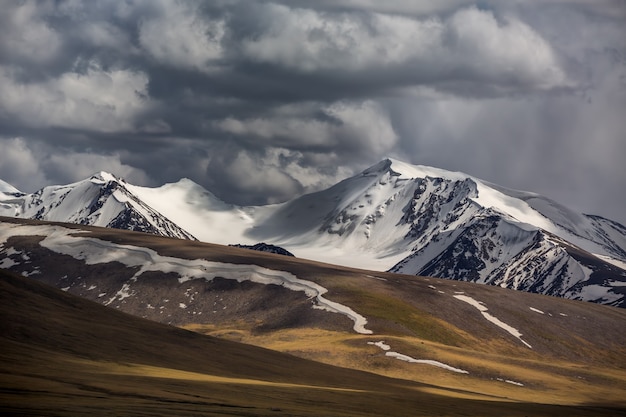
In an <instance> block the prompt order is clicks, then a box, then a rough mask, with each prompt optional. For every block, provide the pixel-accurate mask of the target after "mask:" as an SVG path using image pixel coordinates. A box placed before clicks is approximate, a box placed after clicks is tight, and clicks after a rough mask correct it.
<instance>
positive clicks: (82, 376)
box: [0, 220, 626, 416]
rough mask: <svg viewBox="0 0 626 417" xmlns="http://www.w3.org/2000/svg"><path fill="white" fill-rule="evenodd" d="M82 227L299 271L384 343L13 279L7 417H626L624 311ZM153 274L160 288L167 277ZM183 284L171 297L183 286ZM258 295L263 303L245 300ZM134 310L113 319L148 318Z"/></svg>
mask: <svg viewBox="0 0 626 417" xmlns="http://www.w3.org/2000/svg"><path fill="white" fill-rule="evenodd" d="M11 221H13V220H11ZM15 221H16V222H21V221H18V220H15ZM67 227H72V228H76V227H78V226H69V225H67ZM86 230H90V231H91V233H90V234H89V235H88V236H90V237H96V238H99V239H105V240H110V241H114V242H117V243H123V244H126V245H135V246H145V247H150V248H152V249H154V250H156V251H158V253H159V254H161V255H167V256H176V257H181V258H187V259H195V258H204V259H208V260H214V261H220V262H231V263H254V264H256V265H260V266H264V267H267V268H272V269H277V270H283V271H289V272H291V273H293V274H295V275H297V276H298V277H299V278H302V279H307V280H311V281H314V282H316V283H318V284H320V285H322V286H324V287H325V288H327V289H328V290H329V291H328V294H327V295H326V298H328V299H330V300H332V301H336V302H340V303H342V304H345V305H347V306H350V307H351V308H353V309H354V310H355V311H357V312H358V313H359V314H362V315H364V316H365V317H367V319H368V324H367V327H368V328H370V329H372V330H373V331H374V334H373V335H360V334H356V333H354V332H353V331H352V329H351V323H350V321H349V320H347V319H346V318H345V317H344V316H340V315H338V314H332V313H324V314H316V315H314V316H311V317H309V320H295V321H288V322H285V324H283V325H282V326H278V325H276V322H274V323H273V324H272V325H271V326H267V324H268V323H264V322H263V321H264V320H267V319H268V317H269V316H267V317H266V316H262V317H257V318H256V319H255V318H251V317H236V316H225V318H224V319H223V320H220V321H218V322H213V321H211V320H208V319H206V318H207V317H210V315H203V317H204V318H203V320H200V319H199V318H198V316H193V317H192V318H190V319H187V320H186V321H185V320H182V319H181V320H180V321H179V322H178V323H177V324H178V325H179V326H181V327H185V328H187V329H190V330H193V331H194V332H195V333H192V332H187V331H184V330H181V329H177V328H174V327H168V326H163V325H160V324H158V323H154V322H151V321H147V320H141V319H138V318H135V317H130V316H128V315H123V314H121V313H120V312H119V311H115V310H114V309H107V308H104V307H102V306H98V305H97V304H94V303H89V302H87V301H85V300H81V299H78V298H76V297H72V296H71V295H70V294H67V293H63V292H59V291H56V290H53V289H51V288H47V287H45V286H41V285H38V284H37V283H36V282H34V280H32V279H24V278H15V277H12V276H11V275H6V274H4V275H3V278H2V288H1V292H0V294H1V296H0V297H1V298H0V303H1V309H0V311H1V312H2V316H1V319H2V321H1V323H2V327H1V328H0V329H1V330H2V332H1V335H2V340H1V341H0V343H1V345H0V346H1V347H0V361H1V362H0V363H1V364H2V365H1V366H2V368H1V369H0V371H1V374H0V375H1V376H0V397H1V399H0V410H6V411H9V412H11V413H17V414H19V413H22V412H23V413H24V414H26V415H28V414H33V413H35V414H37V413H42V412H43V410H51V411H49V413H47V414H46V413H44V414H45V415H83V413H84V414H87V413H91V414H93V413H94V412H95V413H96V414H97V413H98V411H101V412H100V414H107V412H104V411H103V409H100V407H101V406H102V404H105V403H106V404H108V405H107V407H110V408H111V409H112V410H114V411H113V412H111V413H108V414H111V415H120V414H127V415H129V414H130V415H142V414H145V415H166V414H167V415H182V414H184V415H281V414H280V413H282V415H398V416H404V415H417V416H419V415H626V400H625V399H626V359H625V358H626V332H625V330H626V310H624V309H617V308H611V307H606V306H600V305H596V304H591V303H584V302H574V301H569V300H564V299H558V298H553V297H546V296H538V295H534V294H528V293H521V292H515V291H510V290H504V289H501V288H496V287H489V286H484V285H478V284H470V283H463V282H456V281H446V280H439V279H434V278H425V277H413V276H405V275H397V274H388V273H381V272H372V271H362V270H355V269H349V268H342V267H336V266H333V265H326V264H321V263H316V262H312V261H307V260H301V259H293V258H287V257H283V256H279V255H271V254H264V253H259V252H253V251H249V250H245V249H237V248H229V247H223V246H218V245H210V244H205V243H199V242H190V241H179V240H175V239H167V238H159V237H154V236H150V235H145V234H140V233H132V232H122V231H116V230H109V229H98V228H86ZM20 242H21V241H20V239H15V240H14V241H12V242H11V244H13V245H18V244H20ZM22 243H23V244H24V245H25V246H24V247H18V246H16V248H18V249H20V250H25V248H27V245H26V243H28V245H30V246H28V248H29V250H31V251H32V257H31V259H32V260H33V262H35V261H37V259H45V260H46V262H47V263H45V268H44V269H43V270H45V271H46V273H48V274H51V275H59V274H63V273H67V271H66V270H64V268H68V267H69V266H71V265H70V263H69V262H61V261H60V260H58V261H56V260H57V259H61V258H56V257H55V256H56V255H55V254H53V253H48V252H45V251H43V250H40V249H37V244H36V241H33V240H32V239H31V241H28V242H26V241H24V242H22ZM37 251H39V252H40V253H36V252H37ZM37 256H39V258H38V257H37ZM42 262H43V261H42ZM103 268H104V267H103V266H100V267H99V268H98V269H97V271H99V273H102V272H103V271H105V269H103ZM88 272H89V270H88V269H81V274H83V277H82V279H85V280H87V279H89V277H88V276H87V275H84V274H86V273H88ZM34 277H38V276H33V278H34ZM92 278H93V279H97V277H92ZM152 278H154V281H149V282H153V283H154V285H155V286H156V285H157V283H162V282H163V279H164V278H163V277H156V276H155V277H150V279H152ZM146 279H147V280H148V278H146ZM171 280H173V282H174V284H172V282H170V281H168V282H170V283H169V284H168V287H167V291H168V294H169V293H170V292H175V291H179V290H184V288H183V287H180V288H178V287H176V284H175V283H176V282H177V281H176V279H175V278H171ZM186 284H188V283H186ZM259 285H260V284H259ZM224 288H226V287H223V288H221V289H220V291H222V293H223V294H224V295H225V296H226V295H227V294H228V289H224ZM163 291H165V290H163ZM207 291H212V289H211V288H208V289H207ZM238 291H239V290H238ZM255 291H256V290H255ZM253 293H254V294H257V293H258V291H257V292H248V293H246V292H238V293H237V294H238V295H237V297H246V296H249V294H253ZM461 293H462V294H463V295H466V296H469V297H472V298H474V299H476V300H479V301H482V302H484V304H485V306H487V307H488V311H489V313H491V314H493V315H494V316H496V317H498V318H499V319H500V320H502V321H503V322H505V323H507V324H509V325H511V326H513V327H515V328H516V329H520V331H521V333H522V337H523V339H524V340H525V341H527V342H528V343H529V344H530V345H532V349H529V348H528V347H526V346H525V345H524V344H523V343H521V342H520V340H519V339H517V338H515V337H513V336H512V335H510V334H509V333H507V332H505V331H503V330H502V329H501V328H499V327H498V326H495V325H494V324H493V323H490V322H489V321H487V320H485V318H484V317H483V316H482V315H481V313H480V312H479V311H478V310H477V309H476V308H474V307H473V306H471V305H469V304H467V303H465V302H462V301H460V300H458V299H456V298H454V295H460V294H461ZM209 295H210V293H206V294H205V296H209ZM240 301H241V300H240ZM137 306H138V304H136V303H135V304H131V303H128V304H119V305H118V306H116V308H119V309H120V310H125V311H127V312H129V313H133V314H135V315H140V314H141V312H142V311H143V310H138V307H137ZM297 311H298V312H302V310H301V309H300V310H297ZM538 311H540V312H541V313H540V312H538ZM302 314H304V313H302ZM306 314H308V313H306ZM200 333H204V334H208V335H213V336H218V338H213V337H205V336H202V335H200ZM226 339H231V341H228V340H226ZM233 341H238V342H244V343H246V344H245V345H244V344H240V343H234V342H233ZM378 341H384V342H385V343H386V344H388V345H390V346H391V348H392V350H394V351H397V352H400V353H402V354H405V355H409V356H411V357H413V358H418V359H428V360H436V361H439V362H442V363H445V364H448V365H450V366H454V367H456V368H460V369H463V370H466V371H468V372H469V373H468V374H459V373H455V372H451V371H449V370H445V369H441V368H438V367H434V366H431V365H427V364H418V363H407V362H403V361H399V360H397V359H395V358H391V357H389V356H386V355H385V352H384V351H383V350H381V349H380V348H379V347H376V346H373V345H371V344H369V343H371V342H378ZM252 345H257V346H260V347H265V348H268V349H270V350H267V349H260V348H255V347H253V346H252ZM279 352H282V353H279ZM285 353H286V354H287V355H285ZM310 360H315V361H316V362H311V361H310ZM322 363H324V364H325V365H322ZM331 365H332V366H331ZM337 366H339V368H338V367H337ZM68 370H71V372H68ZM362 371H366V372H362ZM507 381H508V382H507ZM520 384H521V385H520ZM242 393H243V394H242ZM279 410H280V411H279Z"/></svg>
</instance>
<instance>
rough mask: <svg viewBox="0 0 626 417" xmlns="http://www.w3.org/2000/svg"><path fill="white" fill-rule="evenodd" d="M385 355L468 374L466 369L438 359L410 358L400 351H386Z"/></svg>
mask: <svg viewBox="0 0 626 417" xmlns="http://www.w3.org/2000/svg"><path fill="white" fill-rule="evenodd" d="M385 355H386V356H390V357H392V358H396V359H399V360H401V361H405V362H409V363H422V364H425V365H432V366H436V367H439V368H443V369H446V370H448V371H452V372H457V373H460V374H469V372H467V371H465V370H463V369H459V368H455V367H453V366H450V365H447V364H445V363H442V362H439V361H433V360H430V359H415V358H412V357H410V356H407V355H403V354H402V353H398V352H386V353H385Z"/></svg>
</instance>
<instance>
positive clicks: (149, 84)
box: [0, 0, 626, 223]
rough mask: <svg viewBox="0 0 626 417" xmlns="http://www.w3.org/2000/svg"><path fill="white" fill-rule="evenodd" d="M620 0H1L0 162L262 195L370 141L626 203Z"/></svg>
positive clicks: (292, 185) (341, 165) (588, 201)
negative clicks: (190, 181)
mask: <svg viewBox="0 0 626 417" xmlns="http://www.w3.org/2000/svg"><path fill="white" fill-rule="evenodd" d="M625 9H626V6H625V3H624V2H623V1H620V0H614V1H612V0H601V1H583V0H578V1H559V0H541V1H508V2H501V1H482V2H479V6H477V5H475V4H473V3H472V2H469V1H464V0H448V1H441V2H426V1H424V2H419V1H412V2H406V1H388V2H377V1H369V0H343V1H316V2H305V1H274V2H270V1H239V0H221V1H212V2H201V1H170V0H167V1H166V0H162V1H152V0H150V1H148V0H143V1H142V0H136V1H124V2H121V1H102V2H89V1H54V2H53V1H50V2H40V1H37V2H35V1H9V2H6V3H5V4H4V5H3V12H2V13H0V91H2V94H0V150H1V151H2V152H1V153H0V178H2V179H4V180H6V181H8V182H10V183H12V184H14V185H16V186H17V187H18V188H21V189H23V190H25V191H34V190H35V189H37V188H39V187H42V186H44V185H47V184H50V183H62V182H69V181H74V180H77V179H80V178H84V177H85V176H87V175H90V174H91V173H92V172H94V171H97V170H100V169H103V170H108V171H111V172H113V173H115V174H117V175H121V176H124V177H126V178H127V179H128V180H129V181H131V182H135V183H141V184H146V185H158V184H161V183H163V182H166V181H175V180H178V179H179V178H181V177H189V178H192V179H193V180H195V181H196V182H198V183H200V184H202V185H204V186H205V187H207V188H209V189H211V190H212V191H213V192H215V193H216V194H218V195H219V196H220V197H222V198H223V199H224V200H226V201H230V202H235V203H240V204H261V203H267V202H277V201H282V200H284V199H287V198H290V197H293V196H295V195H297V194H301V193H304V192H308V191H313V190H316V189H319V188H321V187H325V186H327V185H330V184H332V183H334V182H336V181H338V180H340V179H342V178H344V177H346V176H348V175H351V174H352V173H354V172H355V171H357V170H360V169H363V168H365V167H366V166H369V165H371V164H373V163H375V162H377V161H378V160H379V159H381V158H383V157H385V156H395V157H398V158H400V159H404V160H407V161H408V162H413V163H418V164H427V165H435V166H438V167H441V168H446V169H451V170H459V171H464V172H467V173H469V174H472V175H475V176H478V177H481V178H484V179H487V180H490V181H493V182H496V183H499V184H501V185H504V186H508V187H513V188H519V189H526V190H532V191H536V192H539V193H542V194H544V195H547V196H548V197H552V198H554V199H556V200H558V201H560V202H562V203H564V204H566V205H570V206H572V207H573V208H575V209H578V210H580V211H585V212H592V213H598V214H602V215H605V216H608V217H612V218H614V219H616V220H618V221H621V222H625V223H626V201H625V198H624V197H623V194H624V190H626V168H625V165H624V163H623V158H624V156H626V135H625V134H624V131H625V127H626V126H625V122H624V114H626V81H625V80H626V71H625V66H626V33H625V29H624V27H626V25H625V23H626V10H625Z"/></svg>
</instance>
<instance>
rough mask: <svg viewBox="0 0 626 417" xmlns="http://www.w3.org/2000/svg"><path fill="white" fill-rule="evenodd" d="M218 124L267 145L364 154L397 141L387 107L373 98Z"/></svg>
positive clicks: (282, 109)
mask: <svg viewBox="0 0 626 417" xmlns="http://www.w3.org/2000/svg"><path fill="white" fill-rule="evenodd" d="M294 107H295V108H294ZM216 126H217V127H218V128H219V129H221V130H223V131H225V132H228V133H231V134H234V135H240V136H245V137H256V138H258V139H259V140H262V141H264V142H265V144H266V145H272V146H289V145H291V146H290V147H291V148H292V149H296V150H306V149H312V150H318V151H322V150H323V151H326V152H328V151H332V150H333V149H336V148H349V149H353V150H355V151H356V152H358V153H359V154H360V155H361V156H362V155H365V154H371V153H374V154H384V153H385V152H386V151H388V150H390V149H392V148H393V147H394V145H395V144H396V141H397V135H396V133H395V132H394V130H393V126H392V125H391V122H390V120H389V118H388V116H387V115H386V114H385V111H384V110H383V109H382V108H381V106H380V105H378V104H377V103H376V102H373V101H370V100H368V101H365V102H361V103H349V102H338V103H333V104H331V105H329V106H324V107H322V108H320V109H316V108H315V106H310V105H303V106H289V107H279V108H277V109H276V110H275V111H274V112H273V114H271V115H269V116H268V117H263V118H254V119H244V120H238V119H235V118H233V117H229V118H226V119H224V120H221V121H219V122H217V123H216ZM359 148H360V149H359Z"/></svg>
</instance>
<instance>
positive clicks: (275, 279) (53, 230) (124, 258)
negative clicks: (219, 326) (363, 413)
mask: <svg viewBox="0 0 626 417" xmlns="http://www.w3.org/2000/svg"><path fill="white" fill-rule="evenodd" d="M14 226H15V225H9V224H0V243H3V242H6V240H7V239H8V238H9V237H10V236H16V235H27V236H28V235H30V236H33V235H40V236H45V238H44V239H43V240H42V241H41V243H40V244H41V246H42V247H45V248H47V249H50V250H52V251H53V252H57V253H62V254H65V255H69V256H72V257H73V258H75V259H78V260H82V261H85V263H87V264H89V265H93V264H100V263H108V262H120V263H122V264H124V265H126V266H128V267H139V270H138V271H137V273H136V274H135V275H134V276H133V278H132V279H131V281H132V280H136V279H137V277H138V276H139V275H141V274H143V273H144V272H147V271H160V272H164V273H168V272H174V273H177V274H178V275H179V276H180V278H179V282H185V281H188V280H190V279H199V278H203V279H207V280H211V279H213V278H216V277H222V278H226V279H234V280H237V281H239V282H241V281H252V282H256V283H260V284H275V285H281V286H283V287H285V288H287V289H290V290H292V291H302V292H304V293H305V294H306V295H307V296H308V297H309V298H311V299H315V304H314V305H313V308H316V309H321V310H326V311H329V312H332V313H338V314H343V315H345V316H347V317H348V318H350V319H351V320H352V321H353V322H354V326H353V328H354V331H355V332H357V333H360V334H372V331H371V330H369V329H367V328H366V327H365V326H366V324H367V319H366V318H365V317H363V316H362V315H360V314H358V313H356V312H355V311H354V310H352V309H351V308H350V307H348V306H345V305H342V304H339V303H336V302H334V301H331V300H328V299H326V298H325V297H324V294H326V293H327V292H328V290H327V289H326V288H324V287H322V286H321V285H319V284H317V283H314V282H312V281H307V280H303V279H300V278H298V277H296V276H295V275H293V274H291V273H289V272H285V271H275V270H272V269H268V268H263V267H260V266H258V265H247V264H242V265H238V264H228V263H221V262H211V261H207V260H204V259H193V260H187V259H181V258H174V257H168V256H161V255H159V254H158V253H156V252H155V251H153V250H151V249H148V248H142V247H137V246H131V245H118V244H115V243H112V242H108V241H104V240H100V239H95V238H89V237H75V236H71V234H74V233H76V232H77V231H76V230H71V229H66V228H63V227H59V226H17V227H14ZM131 295H132V293H131V290H130V283H125V284H124V285H123V286H122V288H121V289H120V290H119V291H118V292H117V294H115V295H114V296H113V297H112V298H111V299H109V300H108V301H107V302H106V303H105V304H110V303H112V302H113V301H114V300H116V299H117V300H123V299H124V298H127V297H130V296H131Z"/></svg>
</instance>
